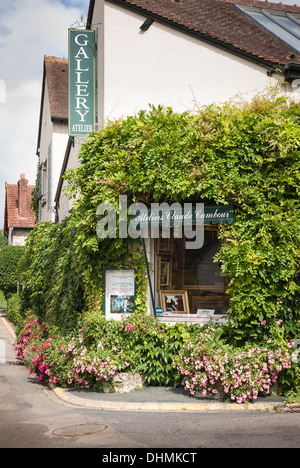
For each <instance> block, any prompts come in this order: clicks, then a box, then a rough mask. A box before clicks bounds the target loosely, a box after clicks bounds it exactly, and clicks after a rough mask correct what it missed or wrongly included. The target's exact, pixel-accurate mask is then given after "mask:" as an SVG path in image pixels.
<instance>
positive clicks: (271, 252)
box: [26, 96, 300, 343]
mask: <svg viewBox="0 0 300 468" xmlns="http://www.w3.org/2000/svg"><path fill="white" fill-rule="evenodd" d="M299 123H300V108H299V105H298V104H297V103H295V102H289V101H288V100H287V99H285V98H282V97H276V96H273V97H265V96H260V97H257V98H255V99H254V100H253V101H252V102H251V103H239V104H236V103H232V102H229V103H226V104H225V105H223V106H216V105H213V106H209V107H206V108H204V109H203V110H199V111H198V112H197V113H196V114H195V113H183V114H178V113H175V112H173V110H172V109H170V108H167V109H165V108H162V107H157V108H155V107H152V106H151V107H150V110H149V111H144V110H143V111H141V112H139V113H138V115H137V116H130V117H128V118H126V119H124V120H119V121H114V122H109V123H108V124H107V125H106V126H105V128H104V129H103V130H101V131H100V132H99V133H94V134H92V135H91V136H90V137H89V139H88V140H87V141H86V143H85V144H84V145H83V146H82V149H81V152H80V155H79V156H80V165H79V167H78V168H77V169H74V170H70V171H68V173H67V175H66V179H67V182H68V189H67V193H68V195H69V196H70V197H73V198H74V200H75V201H74V203H73V208H72V212H71V215H70V216H69V218H68V219H67V220H65V221H64V223H63V224H62V225H56V226H55V225H51V226H47V227H45V226H43V225H42V226H41V225H38V226H37V228H35V230H34V232H33V233H32V234H31V235H30V237H31V239H30V240H29V243H28V248H27V255H29V256H30V255H31V266H30V268H29V269H28V278H27V287H26V288H27V296H26V297H27V301H28V306H29V307H32V305H33V303H34V306H35V307H36V309H39V308H42V309H43V314H45V315H46V316H48V317H49V318H50V317H51V316H52V317H56V321H57V317H65V318H64V319H62V318H61V319H60V320H62V321H66V320H70V317H72V316H74V313H76V312H77V313H80V311H81V310H83V309H86V308H95V307H96V308H97V307H98V308H99V307H100V308H101V304H102V302H101V301H102V295H103V294H102V293H103V291H102V275H103V268H104V267H105V266H117V267H121V266H130V267H134V268H135V269H136V271H137V278H138V307H139V308H140V309H141V310H145V307H146V306H145V297H144V296H145V287H146V272H145V263H144V260H143V255H142V250H141V249H140V247H139V248H136V246H135V245H134V244H133V243H132V242H131V240H130V239H119V238H118V237H117V238H116V239H106V240H100V239H99V238H98V237H97V234H96V226H97V222H98V221H99V216H97V214H96V211H97V207H98V205H99V204H100V203H102V202H104V201H107V202H110V203H113V204H114V205H115V206H116V208H117V207H118V197H119V195H120V194H121V195H127V197H128V202H129V203H131V202H136V201H141V202H143V203H146V204H148V205H149V204H150V203H151V202H163V201H165V202H168V203H171V202H180V203H183V202H187V201H189V202H196V201H198V202H199V201H201V202H214V203H224V204H227V205H233V206H234V209H235V222H234V224H233V225H230V226H222V227H221V230H220V239H221V241H222V247H221V251H220V253H219V254H218V256H217V258H216V260H217V261H220V262H221V268H222V273H223V274H224V275H225V276H226V277H227V280H228V293H229V294H230V296H231V304H230V311H229V315H230V322H229V326H228V332H229V333H230V336H231V338H232V339H233V340H235V341H236V342H239V343H241V342H245V341H247V340H248V341H249V340H250V341H255V340H258V339H259V333H260V330H259V327H257V324H258V323H259V322H261V321H263V322H264V321H266V327H265V330H269V332H271V330H272V327H273V325H274V323H275V322H276V321H278V320H283V321H284V324H285V331H286V334H287V336H288V337H290V338H291V337H294V336H297V334H298V336H299V332H300V323H299V318H300V271H299V265H300V243H299V207H300V204H299V192H300V188H299V187H300V185H299V182H300V126H299ZM40 236H41V237H40ZM39 242H40V244H39ZM38 244H39V245H38ZM30 250H31V253H29V252H30ZM35 254H37V255H38V257H35ZM41 262H42V263H41ZM72 314H73V315H72ZM66 317H68V319H67V318H66Z"/></svg>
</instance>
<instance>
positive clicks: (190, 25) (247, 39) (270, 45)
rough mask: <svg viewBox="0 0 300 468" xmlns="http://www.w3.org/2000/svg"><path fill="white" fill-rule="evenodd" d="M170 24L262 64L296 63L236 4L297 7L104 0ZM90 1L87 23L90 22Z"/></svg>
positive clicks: (215, 0) (213, 0) (228, 0)
mask: <svg viewBox="0 0 300 468" xmlns="http://www.w3.org/2000/svg"><path fill="white" fill-rule="evenodd" d="M107 1H109V2H110V3H114V4H117V5H120V6H122V7H124V8H128V9H131V10H133V11H136V12H140V13H141V14H144V15H145V16H146V17H147V16H149V17H150V18H152V19H154V20H158V21H162V22H167V23H168V24H169V25H170V26H173V27H179V28H180V29H181V30H182V31H184V32H186V33H190V34H191V33H192V34H193V35H194V36H198V37H199V39H202V40H204V41H208V42H211V43H213V44H215V45H216V46H219V47H222V48H225V49H228V50H229V51H231V52H232V53H237V54H238V55H240V54H241V55H242V56H245V58H248V59H250V60H254V61H259V62H262V63H265V64H266V65H272V64H274V66H276V65H277V64H280V65H286V64H288V63H290V62H299V63H300V56H299V55H297V54H295V52H294V51H293V50H292V49H290V48H289V47H287V46H286V45H284V44H283V43H282V42H280V41H279V40H277V38H275V37H274V36H272V35H271V34H269V33H268V32H267V31H266V30H264V29H263V28H262V27H260V26H259V25H258V24H256V23H254V21H252V20H251V18H250V17H248V16H247V15H244V14H243V13H241V12H240V11H239V10H238V9H237V8H236V5H247V6H256V7H260V8H261V7H262V8H270V9H276V10H277V9H283V10H284V11H287V12H293V13H295V12H296V13H300V11H299V10H300V9H299V7H293V6H287V5H285V6H283V5H281V4H276V3H273V2H266V1H259V0H107ZM94 3H95V0H91V6H90V10H89V18H88V22H89V21H91V16H92V13H93V4H94Z"/></svg>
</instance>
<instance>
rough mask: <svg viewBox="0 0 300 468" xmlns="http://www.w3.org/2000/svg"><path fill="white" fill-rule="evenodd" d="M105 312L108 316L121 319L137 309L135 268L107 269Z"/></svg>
mask: <svg viewBox="0 0 300 468" xmlns="http://www.w3.org/2000/svg"><path fill="white" fill-rule="evenodd" d="M103 305H104V312H105V315H106V317H107V318H114V319H119V318H121V317H122V316H123V315H126V314H131V313H132V312H134V309H135V277H134V271H133V270H106V271H105V297H104V304H103Z"/></svg>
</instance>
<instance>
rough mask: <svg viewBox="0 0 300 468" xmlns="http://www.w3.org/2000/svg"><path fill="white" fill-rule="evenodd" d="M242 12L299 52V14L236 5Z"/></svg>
mask: <svg viewBox="0 0 300 468" xmlns="http://www.w3.org/2000/svg"><path fill="white" fill-rule="evenodd" d="M237 8H238V9H239V10H241V11H242V12H243V13H245V14H247V15H249V16H250V17H251V18H252V19H253V20H254V21H255V22H256V23H258V24H259V25H260V26H262V27H263V28H264V29H265V30H267V31H268V32H269V33H271V34H272V35H273V36H275V37H276V39H278V40H279V41H281V42H283V43H284V44H285V45H286V46H287V47H289V48H290V49H293V50H294V51H295V52H297V53H298V54H300V15H295V14H290V13H285V12H279V11H272V10H266V9H263V8H262V9H260V8H251V7H245V6H240V5H237Z"/></svg>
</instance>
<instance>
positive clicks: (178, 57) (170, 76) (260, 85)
mask: <svg viewBox="0 0 300 468" xmlns="http://www.w3.org/2000/svg"><path fill="white" fill-rule="evenodd" d="M145 19H146V18H145V17H143V16H140V15H137V14H135V13H132V12H129V11H127V10H125V9H123V8H120V7H118V6H115V5H112V4H110V3H105V18H104V96H105V98H104V118H105V119H107V118H109V119H113V118H119V117H122V116H126V115H130V114H134V113H136V112H137V111H138V110H140V109H148V104H149V103H150V104H154V105H156V106H157V105H159V104H163V105H165V106H171V107H172V108H173V109H174V110H175V111H178V112H183V111H186V110H193V109H194V108H195V106H196V105H197V106H202V105H208V104H211V103H213V102H217V103H221V102H224V101H226V100H228V99H230V98H232V97H233V96H235V95H237V94H241V95H242V97H245V98H249V97H251V96H253V95H255V94H257V93H258V92H260V91H262V90H263V89H265V88H266V87H267V86H270V85H275V84H276V82H277V80H276V79H274V78H269V77H268V76H267V70H266V69H265V68H263V67H260V66H258V65H256V64H253V63H251V62H248V61H246V60H244V59H241V58H239V57H237V56H234V55H232V54H229V53H227V52H225V51H222V50H221V49H218V48H216V47H214V46H210V45H208V44H206V43H204V42H201V41H200V40H197V39H194V38H192V37H189V36H187V35H186V34H183V33H181V32H178V31H176V30H174V29H171V28H169V27H167V26H164V25H161V24H159V23H157V22H154V23H153V24H152V26H151V27H150V29H149V30H148V31H146V32H141V30H140V26H141V25H142V24H143V22H144V21H145ZM93 22H95V23H97V22H98V20H97V18H96V17H95V16H94V20H93ZM99 45H100V50H99V54H100V55H99V59H100V61H101V53H102V51H101V44H99ZM99 84H101V83H100V82H99Z"/></svg>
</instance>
